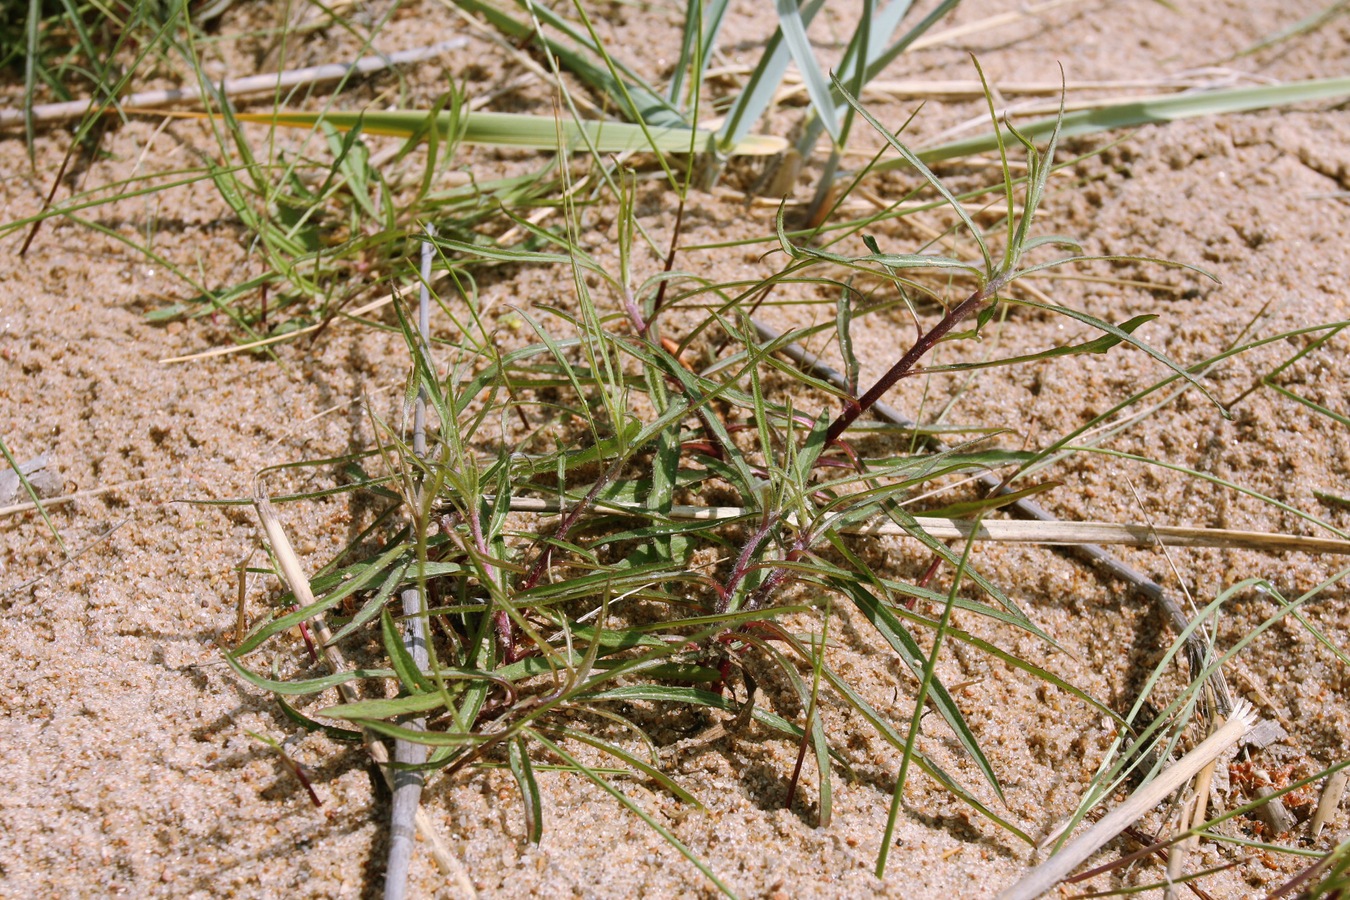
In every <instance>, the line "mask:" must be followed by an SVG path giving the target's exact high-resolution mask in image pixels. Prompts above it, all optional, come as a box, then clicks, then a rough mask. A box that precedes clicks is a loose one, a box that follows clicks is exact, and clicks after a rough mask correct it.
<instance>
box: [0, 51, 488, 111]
mask: <svg viewBox="0 0 1350 900" xmlns="http://www.w3.org/2000/svg"><path fill="white" fill-rule="evenodd" d="M468 43H469V42H468V40H467V39H466V38H462V37H461V38H452V39H450V40H448V41H441V42H440V43H436V44H432V45H431V46H429V47H419V48H416V49H413V50H400V51H398V52H397V53H388V54H383V53H382V54H379V55H376V56H364V57H362V58H361V59H358V60H357V61H356V62H354V63H329V64H327V65H322V66H309V67H307V68H304V69H291V70H289V71H285V72H274V73H270V74H267V75H249V76H247V77H245V78H227V79H225V80H224V81H223V82H222V83H221V86H220V90H221V93H222V94H224V95H225V96H226V97H230V98H232V99H238V98H241V97H247V96H256V95H261V94H272V93H276V92H278V91H289V90H291V89H293V88H297V87H302V86H304V85H316V84H328V83H331V82H334V81H339V80H341V79H342V78H343V77H346V76H348V75H367V74H370V73H372V72H378V71H380V70H381V69H388V68H392V67H393V66H402V65H408V64H409V63H415V62H421V61H422V60H424V59H431V58H432V57H434V56H439V55H440V54H442V53H445V52H447V51H449V50H460V49H462V48H464V47H465V46H467V45H468ZM201 100H202V94H201V91H200V90H198V89H197V88H195V87H192V88H172V89H170V90H163V91H142V92H141V93H139V94H132V95H130V96H129V97H126V98H125V99H124V100H123V101H122V102H121V104H120V106H121V107H122V108H123V109H137V108H145V107H149V108H152V109H153V108H157V107H161V106H168V105H172V104H176V103H200V102H201ZM95 109H96V106H95V104H94V101H92V100H71V101H68V102H65V103H44V104H42V105H41V106H35V107H33V121H34V122H63V121H68V120H70V119H78V118H80V117H81V116H84V115H87V114H88V113H90V112H92V111H94V110H95ZM23 122H24V111H23V110H21V109H0V128H6V127H13V126H17V125H22V124H23Z"/></svg>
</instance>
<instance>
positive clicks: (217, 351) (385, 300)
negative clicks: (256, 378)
mask: <svg viewBox="0 0 1350 900" xmlns="http://www.w3.org/2000/svg"><path fill="white" fill-rule="evenodd" d="M437 280H438V281H439V280H440V279H439V278H438V279H437ZM393 302H394V295H393V294H385V295H384V296H383V297H380V298H378V299H376V300H372V301H370V302H369V303H367V304H366V305H365V306H361V307H358V308H356V309H354V310H352V311H351V312H349V313H343V314H342V317H343V318H347V319H355V318H357V317H359V316H364V315H366V314H368V313H373V312H374V311H375V310H377V309H380V308H381V307H385V306H388V305H389V304H390V303H393ZM329 324H331V321H324V322H319V323H318V324H317V325H310V326H308V327H306V328H297V329H296V330H295V331H288V332H286V333H285V334H274V335H272V336H271V337H266V338H262V339H261V340H256V341H250V342H248V343H247V344H232V345H230V346H229V347H212V348H211V349H210V350H203V351H202V352H200V353H189V354H188V355H186V356H169V357H165V358H164V359H161V360H160V363H161V364H163V365H169V364H170V363H181V362H194V361H196V360H199V359H210V358H211V357H213V356H229V355H230V354H233V353H247V352H248V351H250V350H257V349H259V348H262V347H267V346H270V345H272V344H280V343H282V342H284V341H291V340H295V339H296V338H298V337H302V336H304V335H306V334H311V333H313V332H315V331H318V330H319V329H321V328H323V327H324V326H325V325H329Z"/></svg>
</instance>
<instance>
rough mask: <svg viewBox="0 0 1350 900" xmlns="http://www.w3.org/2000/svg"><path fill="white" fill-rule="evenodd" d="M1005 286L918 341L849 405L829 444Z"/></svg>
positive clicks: (994, 285) (974, 297) (984, 290)
mask: <svg viewBox="0 0 1350 900" xmlns="http://www.w3.org/2000/svg"><path fill="white" fill-rule="evenodd" d="M1002 285H1003V279H1002V278H995V279H993V280H991V281H990V282H989V283H988V284H986V285H984V286H983V287H981V288H980V289H979V290H978V291H976V292H975V293H973V294H971V295H970V296H969V297H967V298H966V299H964V300H962V301H961V302H960V303H959V304H958V305H957V306H956V307H955V308H954V309H952V311H951V312H949V313H947V315H945V316H943V317H942V321H940V322H938V323H937V324H936V325H934V326H933V327H932V329H930V330H929V332H928V333H927V334H925V335H922V336H921V337H920V338H919V339H918V340H917V341H915V342H914V346H912V347H910V348H909V350H908V351H907V352H906V353H905V355H904V356H902V357H900V359H899V360H897V361H896V363H895V365H893V366H891V368H890V369H889V370H888V371H887V372H886V374H885V375H882V376H881V378H879V379H878V380H877V383H876V384H874V385H872V387H871V389H870V390H868V392H867V393H865V394H863V395H862V396H861V397H859V398H858V399H857V400H850V401H849V402H848V404H847V405H845V407H844V411H843V412H841V413H840V414H839V416H838V418H836V419H835V420H834V421H833V422H831V423H830V429H829V431H827V432H825V443H826V444H827V445H828V444H833V443H834V442H835V441H836V440H838V439H839V436H840V435H842V434H843V433H844V432H845V431H846V430H847V429H848V426H850V425H852V424H853V422H854V420H856V419H857V418H858V416H860V415H862V414H863V413H865V412H867V410H869V409H871V408H872V405H873V404H875V403H876V402H877V401H878V400H880V399H881V398H882V396H884V395H885V393H886V392H887V391H889V390H890V389H891V388H893V387H895V383H896V382H897V381H899V380H900V379H901V378H904V377H905V376H906V375H909V374H911V373H912V372H913V370H914V366H915V365H917V364H918V362H919V360H921V359H923V358H924V356H926V355H927V354H928V352H929V351H930V350H932V349H933V348H934V347H936V346H937V344H938V341H940V340H942V339H943V338H944V337H946V336H947V333H948V332H950V331H951V330H952V329H953V328H955V327H956V325H957V324H958V323H960V322H961V320H962V319H965V318H967V317H968V316H971V315H974V314H975V313H976V312H977V311H978V310H979V308H980V305H981V304H983V303H984V302H985V301H986V300H987V299H989V298H990V297H992V296H993V295H994V293H995V292H996V291H997V290H998V289H999V288H1000V287H1002Z"/></svg>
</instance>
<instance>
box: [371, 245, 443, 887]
mask: <svg viewBox="0 0 1350 900" xmlns="http://www.w3.org/2000/svg"><path fill="white" fill-rule="evenodd" d="M435 237H436V227H435V226H434V225H432V224H430V223H427V225H426V240H424V241H422V267H421V276H422V277H421V285H420V289H419V290H418V293H417V338H418V340H419V341H420V342H421V344H422V346H421V353H422V354H423V355H424V356H426V357H427V359H428V364H429V365H431V363H430V353H431V341H430V339H429V335H430V334H431V299H430V284H431V263H432V259H433V258H434V255H435V245H434V244H433V243H432V240H433V239H434V238H435ZM433 371H434V366H433ZM413 455H415V456H416V457H417V458H418V459H419V460H421V459H426V456H427V392H426V388H425V387H419V388H418V390H417V400H416V402H415V403H414V405H413ZM417 492H418V493H419V494H420V493H421V492H422V486H421V484H420V482H419V483H418V485H417ZM416 502H418V503H419V505H421V504H422V502H423V501H422V500H421V498H420V497H419V498H417V501H416ZM422 508H423V509H426V506H422ZM423 535H425V529H423ZM421 543H422V544H425V541H421ZM421 555H424V554H421ZM420 580H421V579H419V581H420ZM422 587H423V585H422V584H420V583H419V584H415V585H413V586H412V587H409V588H405V589H404V590H403V591H401V592H400V593H399V598H400V599H401V600H402V601H403V648H404V649H405V650H406V651H407V652H408V656H409V657H411V659H412V661H413V665H414V666H416V667H417V671H419V672H425V671H426V670H427V668H428V667H429V665H430V655H429V653H428V651H427V618H426V603H425V602H424V598H423V596H422ZM402 724H403V726H404V727H405V728H407V729H409V730H410V731H426V730H427V718H426V716H415V717H413V718H411V719H408V720H406V721H405V722H403V723H402ZM430 754H431V748H430V747H428V746H427V745H426V744H420V743H417V742H416V741H409V740H404V739H403V738H395V739H394V762H396V763H398V764H399V765H400V766H408V767H409V768H397V769H395V770H394V778H393V798H392V800H391V801H390V804H389V855H388V857H387V860H388V862H387V864H386V866H385V872H384V896H385V900H403V898H404V897H406V896H407V894H408V876H409V874H410V873H411V871H412V858H413V849H414V845H413V842H414V838H415V836H416V835H415V822H416V818H417V814H418V812H419V811H420V804H421V802H422V788H423V787H424V786H425V784H426V774H425V773H424V772H423V771H422V770H421V769H420V768H417V767H420V766H422V765H424V764H425V763H426V761H427V757H428V756H430Z"/></svg>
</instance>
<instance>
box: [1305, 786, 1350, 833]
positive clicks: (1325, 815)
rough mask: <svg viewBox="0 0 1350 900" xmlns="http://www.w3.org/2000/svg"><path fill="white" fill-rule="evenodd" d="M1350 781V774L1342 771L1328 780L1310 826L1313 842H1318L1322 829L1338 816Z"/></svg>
mask: <svg viewBox="0 0 1350 900" xmlns="http://www.w3.org/2000/svg"><path fill="white" fill-rule="evenodd" d="M1347 780H1350V772H1347V771H1346V770H1345V769H1341V770H1340V771H1339V772H1336V773H1334V774H1332V775H1331V776H1330V777H1328V778H1327V783H1326V786H1325V787H1324V788H1322V796H1321V797H1319V798H1318V800H1317V811H1316V812H1315V813H1313V817H1312V824H1311V825H1310V826H1309V829H1310V833H1311V834H1312V836H1313V840H1316V839H1317V838H1318V837H1320V836H1321V834H1322V829H1323V828H1326V827H1327V823H1328V822H1330V821H1331V817H1332V816H1334V815H1335V814H1336V810H1337V809H1339V808H1340V805H1341V799H1342V798H1343V797H1344V796H1345V783H1346V781H1347Z"/></svg>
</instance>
